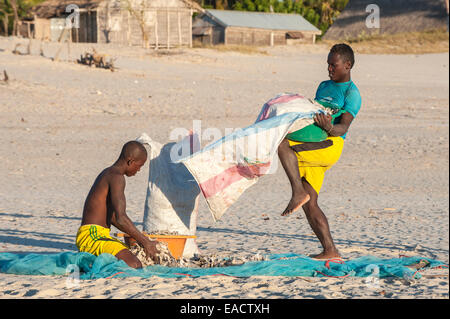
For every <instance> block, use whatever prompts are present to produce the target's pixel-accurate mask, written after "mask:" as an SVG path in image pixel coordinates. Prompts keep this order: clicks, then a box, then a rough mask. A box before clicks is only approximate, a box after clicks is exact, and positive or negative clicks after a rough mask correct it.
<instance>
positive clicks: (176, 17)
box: [32, 0, 203, 47]
mask: <svg viewBox="0 0 450 319" xmlns="http://www.w3.org/2000/svg"><path fill="white" fill-rule="evenodd" d="M69 5H76V6H77V7H78V8H79V11H78V13H79V20H78V21H79V27H78V28H72V29H71V31H70V32H67V35H64V34H63V32H64V29H65V25H66V22H65V19H66V17H67V16H68V15H69V14H71V13H73V12H74V11H73V10H68V12H67V11H66V10H67V8H68V6H69ZM202 11H203V9H202V8H201V6H200V5H199V4H198V3H196V2H195V1H192V0H48V1H45V2H43V3H41V4H39V5H37V6H35V7H34V8H33V9H32V14H33V15H34V18H35V19H34V36H35V38H40V39H49V40H52V41H59V40H64V39H65V38H67V39H71V40H72V41H73V42H100V43H119V44H125V45H144V46H146V47H155V46H156V47H171V46H172V47H173V46H190V45H192V15H193V12H202Z"/></svg>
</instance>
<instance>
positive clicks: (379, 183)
mask: <svg viewBox="0 0 450 319" xmlns="http://www.w3.org/2000/svg"><path fill="white" fill-rule="evenodd" d="M19 42H21V43H23V46H22V47H20V48H19V49H20V50H22V52H25V47H26V45H27V44H28V40H25V39H17V38H13V37H9V38H4V37H0V123H1V125H0V145H1V146H0V160H1V162H2V165H1V166H0V177H1V183H0V223H1V226H0V252H39V253H55V252H61V251H75V250H76V246H75V235H76V231H77V229H78V227H79V225H80V222H81V213H82V208H83V203H84V200H85V198H86V195H87V193H88V191H89V189H90V187H91V185H92V183H93V181H94V179H95V177H96V176H97V174H98V173H99V172H100V171H101V170H102V169H103V168H105V167H107V166H109V165H111V164H112V163H113V162H114V161H115V160H116V158H117V157H118V155H119V152H120V148H121V147H122V145H123V144H124V143H125V142H126V141H128V140H132V139H135V138H137V137H138V136H140V135H141V133H143V132H145V133H147V134H148V135H149V136H151V137H152V139H154V140H156V141H158V142H161V143H166V142H169V141H170V139H169V137H170V133H171V132H172V131H173V130H174V129H175V128H180V127H181V128H186V129H191V128H192V125H193V120H201V126H202V129H206V128H208V127H215V128H219V129H220V130H221V131H222V132H225V129H226V128H239V127H244V126H247V125H249V124H251V123H253V122H254V120H255V119H256V116H257V115H258V112H259V110H260V108H261V106H262V105H263V104H264V102H266V101H267V100H269V99H270V98H272V97H274V96H275V95H276V94H278V93H281V92H295V93H302V94H304V95H305V96H309V97H311V98H313V97H314V94H315V90H316V88H317V86H318V84H319V83H320V82H321V81H323V80H326V79H328V77H327V64H326V58H327V53H328V50H329V48H328V47H326V46H324V45H317V46H312V45H306V46H290V47H275V48H263V49H262V51H263V52H262V53H261V54H243V53H239V52H222V51H218V50H212V49H200V48H196V49H175V50H173V51H171V52H169V53H167V52H165V51H162V52H160V53H159V54H157V53H155V52H154V51H148V50H144V49H142V48H134V47H122V48H120V47H114V46H107V45H103V46H102V45H97V44H96V45H95V46H94V47H95V48H96V49H97V51H98V52H102V53H106V54H109V56H110V57H114V58H116V60H115V65H116V66H117V67H118V70H117V71H116V72H111V71H109V70H104V69H96V68H89V67H87V66H84V65H79V64H76V63H75V62H74V61H75V59H76V58H79V56H80V54H82V53H83V52H84V51H85V50H90V49H91V48H92V47H93V45H83V44H73V45H71V47H70V54H68V52H67V48H66V47H64V48H63V50H62V51H61V54H60V59H61V60H60V61H52V60H51V59H50V57H52V56H53V55H54V54H55V52H56V50H57V49H58V46H57V45H56V44H49V43H45V44H44V46H43V50H44V57H42V56H40V55H39V45H40V44H39V42H38V41H36V42H32V46H31V55H16V54H12V50H13V49H14V47H15V43H19ZM448 61H449V54H448V52H447V53H437V54H425V55H370V54H356V63H355V66H354V68H353V70H352V79H353V81H354V82H355V84H356V85H357V86H358V88H359V90H360V92H361V95H362V100H363V102H362V108H361V111H360V113H359V114H358V116H357V118H356V120H355V121H354V122H353V124H352V126H351V128H350V131H349V133H348V135H347V138H346V142H345V147H344V151H343V154H342V156H341V158H340V160H339V162H338V163H337V164H336V165H335V166H334V167H333V168H332V169H331V170H330V171H328V172H327V174H326V177H325V182H324V185H323V188H322V190H321V194H320V197H319V204H320V205H321V208H322V209H323V210H324V212H325V214H326V215H327V217H328V221H329V224H330V227H331V232H332V235H333V238H334V240H335V243H336V245H337V248H338V249H339V250H340V252H341V253H342V255H343V257H345V258H355V257H359V256H366V255H374V256H377V257H381V258H394V257H398V256H399V255H408V256H422V257H427V258H433V259H438V260H440V261H443V262H445V263H447V264H448V262H449V193H448V191H449V179H448V174H449V143H448V141H449V79H448V75H449V62H448ZM3 70H6V71H7V74H8V76H9V81H8V83H1V79H2V72H3ZM208 142H210V141H209V140H202V145H206V144H207V143H208ZM147 179H148V165H145V166H144V167H143V169H142V170H141V172H139V173H138V174H137V175H136V176H135V177H132V178H127V187H126V193H125V194H126V197H127V213H128V215H129V216H130V218H132V220H133V221H135V223H136V224H137V225H138V228H139V227H142V218H143V210H144V201H145V196H146V190H147ZM261 194H264V196H262V195H261ZM289 199H290V186H289V181H288V179H287V177H286V174H285V173H284V171H283V170H282V167H281V166H280V167H279V168H278V170H277V172H276V173H275V174H271V175H267V176H264V177H263V178H261V180H260V181H259V182H258V183H257V184H256V185H255V186H253V187H252V188H250V189H249V190H248V191H247V192H245V193H244V194H243V195H242V196H241V198H240V199H239V200H238V202H237V203H236V204H235V205H234V206H232V207H231V208H230V209H229V211H228V212H227V213H226V214H225V215H224V217H223V218H222V219H221V220H220V221H218V222H214V221H213V219H212V217H211V214H210V212H209V210H208V208H207V206H206V203H205V201H204V199H203V198H202V197H200V206H199V216H198V227H197V236H198V238H197V243H198V245H199V248H200V250H201V251H202V252H203V253H216V254H220V255H232V254H242V253H247V254H256V253H260V254H276V253H297V254H305V255H308V254H314V253H319V252H320V250H321V246H320V243H319V241H318V239H317V238H316V237H315V235H314V234H313V233H312V230H311V228H310V226H309V224H308V222H307V220H306V218H305V216H304V214H303V212H297V213H295V214H293V215H291V216H289V217H282V216H280V214H281V212H282V211H283V210H284V208H285V207H286V205H287V203H288V201H289ZM266 217H269V219H267V218H266ZM115 231H117V230H116V229H114V228H113V230H112V232H115ZM423 274H428V275H432V274H438V275H442V276H434V277H433V276H428V277H423V278H421V279H420V280H414V281H406V280H404V279H400V278H387V279H380V283H379V287H378V288H376V289H374V288H371V287H369V286H368V285H367V283H366V282H365V279H364V278H354V277H349V278H309V277H308V278H305V277H250V278H233V277H225V276H214V277H202V278H177V279H164V278H159V277H152V278H148V279H142V278H111V279H98V280H83V281H81V282H80V283H79V285H78V286H77V287H68V286H67V284H66V277H64V276H53V277H50V276H18V275H8V274H0V298H180V299H182V298H282V299H283V298H296V299H297V298H380V299H384V298H427V299H428V298H448V297H449V279H448V270H439V271H437V270H433V271H429V272H423Z"/></svg>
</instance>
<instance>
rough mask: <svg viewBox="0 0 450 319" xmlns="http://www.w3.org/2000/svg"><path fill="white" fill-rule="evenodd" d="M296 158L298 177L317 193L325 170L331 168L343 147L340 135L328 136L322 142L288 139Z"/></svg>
mask: <svg viewBox="0 0 450 319" xmlns="http://www.w3.org/2000/svg"><path fill="white" fill-rule="evenodd" d="M288 141H289V145H290V146H291V148H292V149H293V150H294V151H295V154H296V155H297V159H298V169H299V172H300V177H301V178H305V179H306V181H307V182H308V183H309V184H310V185H311V186H312V187H313V188H314V190H315V191H316V192H317V194H319V192H320V189H321V188H322V184H323V179H324V177H325V172H326V171H327V170H328V169H329V168H331V166H333V165H334V164H335V163H336V162H337V161H338V160H339V157H340V156H341V153H342V149H343V147H344V139H343V138H342V137H339V136H338V137H334V136H330V137H328V138H327V139H326V140H325V141H322V142H309V143H304V142H297V141H292V140H288Z"/></svg>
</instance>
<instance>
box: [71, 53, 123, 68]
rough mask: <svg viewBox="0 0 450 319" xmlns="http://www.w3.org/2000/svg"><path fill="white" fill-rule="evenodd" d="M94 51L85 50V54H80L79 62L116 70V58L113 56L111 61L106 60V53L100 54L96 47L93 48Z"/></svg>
mask: <svg viewBox="0 0 450 319" xmlns="http://www.w3.org/2000/svg"><path fill="white" fill-rule="evenodd" d="M92 51H93V52H92V53H89V52H85V53H84V55H81V56H80V59H79V60H77V62H78V63H79V64H84V65H88V66H93V65H94V66H95V67H96V68H103V69H110V70H111V72H114V71H115V70H116V68H115V67H114V61H115V60H116V59H115V58H111V59H110V60H109V61H107V60H106V55H105V54H100V53H98V52H97V51H95V49H92Z"/></svg>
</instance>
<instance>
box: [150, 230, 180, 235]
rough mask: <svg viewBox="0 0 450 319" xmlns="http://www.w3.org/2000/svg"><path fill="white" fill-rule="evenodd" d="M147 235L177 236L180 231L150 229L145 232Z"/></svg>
mask: <svg viewBox="0 0 450 319" xmlns="http://www.w3.org/2000/svg"><path fill="white" fill-rule="evenodd" d="M146 234H148V235H172V236H179V235H180V233H178V232H177V231H170V230H157V231H152V232H150V233H146Z"/></svg>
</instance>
